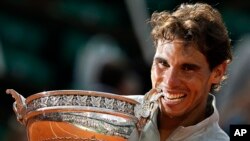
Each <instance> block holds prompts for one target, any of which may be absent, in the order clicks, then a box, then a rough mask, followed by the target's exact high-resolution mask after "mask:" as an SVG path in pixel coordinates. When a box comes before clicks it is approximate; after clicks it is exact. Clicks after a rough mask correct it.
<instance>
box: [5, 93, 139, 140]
mask: <svg viewBox="0 0 250 141" xmlns="http://www.w3.org/2000/svg"><path fill="white" fill-rule="evenodd" d="M6 93H7V94H11V95H12V97H13V98H15V100H16V101H15V102H14V103H13V110H14V112H15V113H16V116H17V120H18V121H19V122H20V123H21V124H23V125H24V126H25V127H26V132H27V137H28V140H29V141H127V140H128V138H129V136H130V135H131V133H132V131H133V130H134V129H135V128H136V124H137V122H138V118H136V116H135V112H134V109H135V106H136V105H137V104H139V103H138V102H137V101H135V100H133V99H131V98H128V97H124V96H121V95H116V94H112V93H105V92H98V91H86V90H55V91H45V92H40V93H36V94H33V95H31V96H29V97H27V98H24V97H23V96H22V95H20V94H19V93H17V92H16V91H15V90H13V89H7V90H6Z"/></svg>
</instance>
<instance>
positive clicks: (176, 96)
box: [165, 94, 185, 99]
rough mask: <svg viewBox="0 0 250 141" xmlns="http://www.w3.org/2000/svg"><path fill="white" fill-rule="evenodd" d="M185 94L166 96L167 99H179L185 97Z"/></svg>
mask: <svg viewBox="0 0 250 141" xmlns="http://www.w3.org/2000/svg"><path fill="white" fill-rule="evenodd" d="M184 96H185V94H165V97H166V98H167V99H178V98H182V97H184Z"/></svg>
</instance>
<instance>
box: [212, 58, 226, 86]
mask: <svg viewBox="0 0 250 141" xmlns="http://www.w3.org/2000/svg"><path fill="white" fill-rule="evenodd" d="M227 65H228V62H227V61H224V62H223V63H221V64H220V65H218V66H216V67H215V68H214V69H213V71H212V75H211V81H212V83H213V84H219V83H220V82H221V80H222V79H223V76H224V74H225V72H226V69H227Z"/></svg>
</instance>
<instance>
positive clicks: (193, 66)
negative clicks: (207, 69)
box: [182, 63, 201, 70]
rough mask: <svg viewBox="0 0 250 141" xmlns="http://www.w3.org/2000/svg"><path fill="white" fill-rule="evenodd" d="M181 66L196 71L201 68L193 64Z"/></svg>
mask: <svg viewBox="0 0 250 141" xmlns="http://www.w3.org/2000/svg"><path fill="white" fill-rule="evenodd" d="M182 66H183V67H189V68H192V69H196V70H197V69H200V68H201V66H199V65H198V64H194V63H183V64H182Z"/></svg>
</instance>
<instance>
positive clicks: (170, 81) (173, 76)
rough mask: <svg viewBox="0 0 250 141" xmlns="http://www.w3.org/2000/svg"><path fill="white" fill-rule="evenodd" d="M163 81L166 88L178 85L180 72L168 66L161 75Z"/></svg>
mask: <svg viewBox="0 0 250 141" xmlns="http://www.w3.org/2000/svg"><path fill="white" fill-rule="evenodd" d="M162 77H163V83H164V85H165V86H167V87H168V88H175V87H177V86H179V85H180V73H179V72H178V70H176V69H174V68H170V69H168V70H167V71H165V72H164V74H163V75H162Z"/></svg>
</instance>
